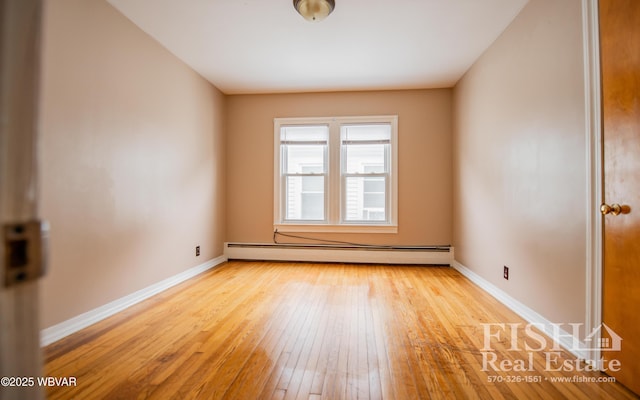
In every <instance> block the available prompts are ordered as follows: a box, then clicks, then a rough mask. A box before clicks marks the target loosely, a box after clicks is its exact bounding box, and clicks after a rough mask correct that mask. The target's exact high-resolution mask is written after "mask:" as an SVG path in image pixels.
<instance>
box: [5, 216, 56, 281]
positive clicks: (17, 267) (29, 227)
mask: <svg viewBox="0 0 640 400" xmlns="http://www.w3.org/2000/svg"><path fill="white" fill-rule="evenodd" d="M2 234H3V244H4V271H5V273H4V286H5V287H12V286H15V285H18V284H20V283H23V282H29V281H33V280H36V279H38V278H40V277H41V276H43V275H44V274H45V272H46V269H47V239H48V236H49V224H48V223H47V222H46V221H28V222H21V223H8V224H5V225H4V226H3V229H2Z"/></svg>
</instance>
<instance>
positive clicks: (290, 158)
mask: <svg viewBox="0 0 640 400" xmlns="http://www.w3.org/2000/svg"><path fill="white" fill-rule="evenodd" d="M283 146H284V147H286V149H284V150H285V151H284V153H285V154H286V157H285V160H284V162H285V165H284V172H285V173H287V174H296V173H312V172H315V173H324V171H325V168H324V155H325V147H326V146H323V145H286V146H285V145H283Z"/></svg>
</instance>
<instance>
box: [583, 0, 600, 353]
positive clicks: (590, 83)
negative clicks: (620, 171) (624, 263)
mask: <svg viewBox="0 0 640 400" xmlns="http://www.w3.org/2000/svg"><path fill="white" fill-rule="evenodd" d="M582 20H583V24H582V29H583V50H584V83H585V84H584V90H585V134H586V140H587V149H586V162H587V193H586V194H587V202H586V206H587V207H586V210H587V211H586V212H587V219H586V222H587V224H586V228H587V229H586V249H587V251H586V299H585V300H586V315H585V332H584V333H585V335H587V334H589V333H590V332H595V330H596V329H597V328H598V327H600V325H601V324H602V284H603V282H602V273H603V268H604V265H603V251H602V250H603V218H602V215H601V214H600V204H602V200H603V178H604V169H603V164H602V162H603V157H602V152H603V143H602V104H601V103H602V101H601V94H602V89H601V77H600V35H599V15H598V0H582ZM587 359H588V360H590V361H594V362H595V361H596V360H598V359H600V350H598V349H592V350H590V351H589V352H588V354H587Z"/></svg>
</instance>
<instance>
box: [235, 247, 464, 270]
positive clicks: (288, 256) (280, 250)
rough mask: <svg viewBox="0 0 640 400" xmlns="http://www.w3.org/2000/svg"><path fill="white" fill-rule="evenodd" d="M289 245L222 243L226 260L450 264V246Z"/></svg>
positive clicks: (451, 259) (451, 254) (451, 248)
mask: <svg viewBox="0 0 640 400" xmlns="http://www.w3.org/2000/svg"><path fill="white" fill-rule="evenodd" d="M296 247H297V246H291V245H272V244H255V243H253V244H250V243H225V247H224V255H225V257H227V258H228V259H229V260H265V261H310V262H345V263H376V264H427V265H428V264H431V265H451V262H452V261H453V247H450V248H446V249H444V248H442V249H437V250H436V249H419V248H398V249H389V250H385V249H380V248H377V249H375V250H372V249H357V248H356V249H354V248H348V249H346V248H344V249H341V248H338V247H330V248H327V247H325V248H321V247H305V246H300V247H299V248H296Z"/></svg>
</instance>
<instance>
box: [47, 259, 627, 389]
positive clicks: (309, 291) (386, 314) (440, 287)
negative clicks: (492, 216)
mask: <svg viewBox="0 0 640 400" xmlns="http://www.w3.org/2000/svg"><path fill="white" fill-rule="evenodd" d="M483 323H513V324H515V323H521V324H522V325H521V326H522V327H524V321H523V320H522V319H521V318H519V317H518V316H517V315H515V314H514V313H513V312H511V311H510V310H509V309H507V308H506V307H505V306H503V305H501V304H500V303H499V302H497V301H496V300H495V299H493V298H492V297H491V296H489V295H488V294H486V293H485V292H483V291H482V290H481V289H479V288H477V287H476V286H474V285H473V284H472V283H471V282H469V281H468V280H467V279H466V278H464V277H463V276H462V275H460V274H459V273H458V272H457V271H455V270H454V269H452V268H448V267H426V266H384V265H349V264H305V263H271V262H269V263H268V262H237V261H234V262H229V263H226V264H223V265H221V266H219V267H217V268H215V269H214V270H211V271H209V272H206V273H204V274H202V275H200V276H198V277H196V278H194V279H192V280H190V281H188V282H185V283H183V284H181V285H179V286H176V287H174V288H172V289H170V290H168V291H166V292H163V293H161V294H160V295H157V296H155V297H153V298H151V299H149V300H147V301H145V302H143V303H140V304H138V305H135V306H133V307H131V308H129V309H127V310H125V311H123V312H121V313H119V314H117V315H115V316H113V317H111V318H108V319H106V320H104V321H102V322H99V323H97V324H95V325H93V326H91V327H89V328H86V329H84V330H82V331H80V332H78V333H76V334H73V335H71V336H69V337H67V338H65V339H63V340H61V341H59V342H56V343H54V344H52V345H50V346H48V347H47V348H45V350H44V353H45V359H46V365H45V371H46V374H47V375H49V376H58V377H75V378H76V379H77V386H76V387H56V388H51V389H49V390H48V392H47V395H48V396H49V398H52V399H71V398H73V399H85V398H87V399H90V398H105V399H144V398H158V399H217V398H227V399H242V400H248V399H289V398H291V399H294V398H300V399H321V398H323V399H398V400H405V399H428V398H434V399H440V398H442V399H478V398H479V399H525V398H532V399H563V398H566V399H625V398H635V397H634V396H633V395H632V394H631V393H630V392H628V391H627V390H626V389H625V388H624V387H622V386H621V385H619V384H616V383H611V382H609V383H575V382H554V381H553V380H554V379H556V378H560V379H576V378H574V377H591V378H596V379H597V378H602V377H606V375H602V374H600V373H597V372H575V371H574V372H570V371H558V372H553V371H546V370H545V369H548V368H547V361H546V356H545V351H546V352H551V351H552V350H551V349H546V350H545V351H532V352H530V354H531V357H532V368H531V369H532V370H527V371H524V372H503V371H493V368H491V364H488V363H487V362H484V364H486V365H484V366H485V367H486V368H485V369H486V371H483V357H485V359H488V360H492V359H493V358H492V357H493V356H494V355H495V357H496V362H495V363H494V365H495V366H497V367H500V364H499V362H500V361H502V360H507V361H504V363H505V364H504V365H507V363H512V364H517V363H519V362H523V363H525V362H526V367H527V369H529V357H530V355H529V352H526V351H525V350H524V345H525V341H526V343H528V344H530V345H531V346H532V347H534V348H537V347H539V341H538V342H536V341H535V340H532V338H531V337H530V336H528V337H527V336H526V335H525V331H524V329H519V330H518V338H517V344H516V346H515V347H518V348H520V349H521V350H520V351H512V350H511V348H512V347H514V346H512V343H511V335H510V331H509V330H507V331H506V333H505V334H502V335H501V336H500V338H496V337H493V338H490V339H491V340H490V342H489V344H490V346H491V349H492V352H489V351H482V349H483V346H484V345H485V342H484V336H485V335H484V328H483V325H482V324H483ZM505 327H506V328H509V325H506V326H505ZM497 331H498V328H497V327H496V326H494V327H493V328H492V330H491V333H492V334H496V332H497ZM549 344H550V345H551V343H550V341H549ZM483 353H484V354H483ZM489 353H490V354H489ZM556 357H557V360H556ZM552 359H554V364H553V365H551V366H552V367H557V366H558V365H559V364H558V363H560V362H562V361H563V360H574V358H573V356H571V355H570V354H568V353H566V352H564V351H560V354H559V355H555V354H554V355H553V357H552ZM518 360H521V361H518ZM497 369H500V368H497ZM527 379H528V380H530V381H531V382H522V380H527ZM507 380H520V382H507Z"/></svg>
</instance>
